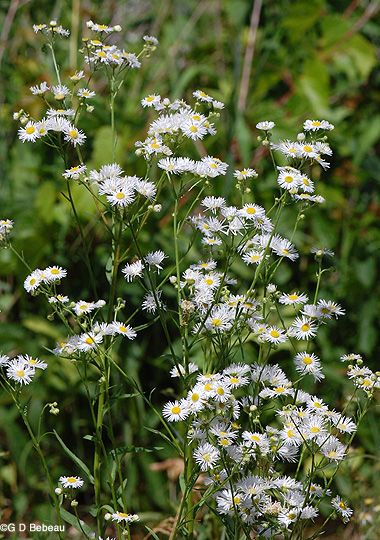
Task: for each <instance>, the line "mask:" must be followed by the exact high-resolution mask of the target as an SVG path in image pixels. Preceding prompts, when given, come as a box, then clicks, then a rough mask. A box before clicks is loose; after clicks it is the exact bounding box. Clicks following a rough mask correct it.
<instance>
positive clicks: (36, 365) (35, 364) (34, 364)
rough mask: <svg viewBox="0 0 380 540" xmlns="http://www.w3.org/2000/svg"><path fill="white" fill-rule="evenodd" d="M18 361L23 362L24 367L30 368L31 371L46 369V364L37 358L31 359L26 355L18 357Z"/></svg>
mask: <svg viewBox="0 0 380 540" xmlns="http://www.w3.org/2000/svg"><path fill="white" fill-rule="evenodd" d="M17 359H18V360H19V361H23V362H25V364H26V365H28V366H30V367H31V368H33V369H46V368H47V367H48V365H47V363H46V362H43V361H42V360H40V359H39V358H33V357H32V356H29V355H28V354H26V355H25V356H18V357H17Z"/></svg>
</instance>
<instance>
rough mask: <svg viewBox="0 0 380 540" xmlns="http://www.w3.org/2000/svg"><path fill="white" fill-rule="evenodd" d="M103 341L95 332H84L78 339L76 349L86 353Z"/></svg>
mask: <svg viewBox="0 0 380 540" xmlns="http://www.w3.org/2000/svg"><path fill="white" fill-rule="evenodd" d="M102 341H103V336H102V335H101V334H95V332H85V333H84V334H81V335H80V336H79V339H78V349H79V350H80V351H83V352H86V351H90V350H92V349H95V348H96V347H97V346H98V345H99V344H100V343H102Z"/></svg>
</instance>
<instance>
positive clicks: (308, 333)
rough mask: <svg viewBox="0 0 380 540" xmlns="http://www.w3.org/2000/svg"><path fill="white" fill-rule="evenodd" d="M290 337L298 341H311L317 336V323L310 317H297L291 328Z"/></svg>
mask: <svg viewBox="0 0 380 540" xmlns="http://www.w3.org/2000/svg"><path fill="white" fill-rule="evenodd" d="M289 335H291V336H292V337H295V338H296V339H310V338H312V337H314V336H316V335H317V326H316V323H315V322H314V321H313V320H312V319H309V318H308V317H297V318H296V319H295V320H294V321H293V323H292V325H291V327H290V328H289Z"/></svg>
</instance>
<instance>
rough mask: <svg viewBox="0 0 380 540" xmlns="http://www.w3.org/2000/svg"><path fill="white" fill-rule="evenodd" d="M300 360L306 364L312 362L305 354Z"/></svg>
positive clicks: (308, 364)
mask: <svg viewBox="0 0 380 540" xmlns="http://www.w3.org/2000/svg"><path fill="white" fill-rule="evenodd" d="M302 362H303V363H304V364H306V365H307V366H310V364H312V363H313V359H312V358H311V357H310V356H305V358H303V359H302Z"/></svg>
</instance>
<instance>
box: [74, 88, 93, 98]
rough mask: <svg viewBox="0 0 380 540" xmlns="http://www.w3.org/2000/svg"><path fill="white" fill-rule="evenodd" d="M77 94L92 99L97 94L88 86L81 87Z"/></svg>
mask: <svg viewBox="0 0 380 540" xmlns="http://www.w3.org/2000/svg"><path fill="white" fill-rule="evenodd" d="M77 96H78V97H80V98H82V99H90V98H93V97H95V96H96V94H95V92H94V91H93V90H89V89H88V88H80V89H79V90H78V92H77Z"/></svg>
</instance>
